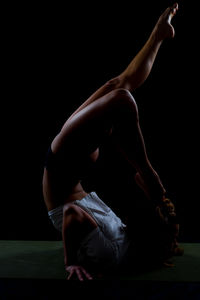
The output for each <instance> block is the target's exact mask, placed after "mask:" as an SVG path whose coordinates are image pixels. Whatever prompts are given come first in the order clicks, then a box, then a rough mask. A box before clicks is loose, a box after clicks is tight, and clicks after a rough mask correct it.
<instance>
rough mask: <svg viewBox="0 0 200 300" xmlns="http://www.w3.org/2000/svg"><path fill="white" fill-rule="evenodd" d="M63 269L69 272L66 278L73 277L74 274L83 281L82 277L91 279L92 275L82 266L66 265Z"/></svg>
mask: <svg viewBox="0 0 200 300" xmlns="http://www.w3.org/2000/svg"><path fill="white" fill-rule="evenodd" d="M65 270H66V271H67V272H69V275H68V277H67V280H70V279H73V277H74V276H75V277H78V280H80V281H83V280H84V279H89V280H92V279H93V278H92V276H91V275H90V274H89V273H88V272H87V271H86V270H85V269H84V268H83V267H82V266H77V265H72V266H67V267H66V268H65Z"/></svg>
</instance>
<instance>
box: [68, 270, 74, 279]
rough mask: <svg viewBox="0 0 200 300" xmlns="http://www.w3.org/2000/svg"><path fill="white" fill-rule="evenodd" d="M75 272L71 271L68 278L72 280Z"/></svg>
mask: <svg viewBox="0 0 200 300" xmlns="http://www.w3.org/2000/svg"><path fill="white" fill-rule="evenodd" d="M73 274H74V271H70V273H69V276H68V277H67V280H70V279H71V277H72V275H73Z"/></svg>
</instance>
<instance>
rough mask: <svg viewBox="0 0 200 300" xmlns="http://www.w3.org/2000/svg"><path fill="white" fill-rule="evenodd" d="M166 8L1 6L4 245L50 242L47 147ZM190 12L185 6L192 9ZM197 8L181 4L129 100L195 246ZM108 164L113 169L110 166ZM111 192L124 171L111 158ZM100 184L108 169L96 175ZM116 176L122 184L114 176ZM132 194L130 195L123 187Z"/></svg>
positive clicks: (162, 4) (142, 4) (151, 4)
mask: <svg viewBox="0 0 200 300" xmlns="http://www.w3.org/2000/svg"><path fill="white" fill-rule="evenodd" d="M171 4H173V2H172V1H143V0H142V1H137V2H136V1H130V2H126V1H123V2H119V3H117V2H114V1H110V2H109V1H108V2H106V3H103V2H93V4H89V3H88V4H87V3H86V2H83V3H82V4H80V3H75V4H74V5H73V4H70V6H67V5H65V6H64V5H63V6H62V5H61V4H55V3H52V4H51V3H47V4H41V3H32V4H30V3H29V4H23V5H20V6H19V4H15V6H13V4H12V5H11V4H10V6H7V7H5V9H4V11H3V12H4V24H3V28H2V29H3V36H2V50H3V51H2V53H3V54H2V55H1V58H2V65H3V68H2V97H1V114H2V118H1V120H2V126H1V133H2V137H1V153H2V154H1V175H2V176H1V187H2V188H1V218H0V222H1V233H0V238H1V239H27V240H31V239H36V240H37V239H44V240H45V239H47V240H48V239H56V238H57V235H56V233H55V230H54V228H53V227H52V225H51V224H50V222H49V220H48V217H47V212H46V208H45V205H44V201H43V197H42V172H43V162H44V157H45V153H46V150H47V147H48V146H49V143H50V142H51V140H52V138H53V137H54V136H55V134H56V133H57V132H58V130H59V129H60V127H61V126H62V124H63V122H64V121H65V120H66V118H67V117H68V116H69V115H70V114H71V113H72V112H73V110H74V109H76V108H77V107H78V106H79V105H80V104H81V103H82V102H83V101H84V100H85V99H86V98H87V97H89V96H90V94H91V93H92V92H94V91H95V90H96V89H97V88H98V87H99V86H100V85H101V84H103V83H104V82H105V81H106V80H109V79H110V78H112V77H114V76H116V75H118V74H119V73H120V72H121V71H123V70H124V68H125V67H126V66H127V64H128V63H129V62H130V61H131V59H132V58H133V57H134V56H135V55H136V53H137V52H138V51H139V50H140V49H141V47H142V46H143V44H144V43H145V41H146V40H147V38H148V36H149V34H150V33H151V30H152V29H153V26H154V24H155V23H156V21H157V18H158V17H159V15H160V14H161V13H162V12H163V10H164V9H165V8H166V7H167V6H169V5H171ZM190 5H191V4H190ZM195 13H196V12H195V8H194V7H193V6H189V4H188V3H186V2H184V1H180V3H179V11H178V13H177V16H176V17H175V18H174V19H173V25H174V27H175V30H176V35H175V38H174V39H173V40H168V41H165V42H164V43H163V44H162V46H161V49H160V51H159V53H158V56H157V59H156V62H155V64H154V66H153V69H152V72H151V74H150V76H149V78H148V80H147V81H146V82H145V83H144V84H143V86H142V87H140V88H139V89H138V90H136V91H135V92H134V94H133V96H134V97H135V99H136V102H137V104H138V107H139V113H140V122H141V127H142V130H143V134H144V138H145V141H146V147H147V151H148V153H149V158H150V160H151V162H152V164H153V166H154V167H155V169H156V170H157V171H158V173H159V174H160V177H161V179H162V181H163V183H164V185H165V187H166V189H167V190H168V192H169V194H170V196H171V197H172V198H173V199H174V201H175V202H176V205H177V209H178V212H179V217H180V221H181V230H182V233H181V238H182V239H183V240H184V241H198V240H199V227H200V221H199V212H198V206H199V146H198V144H199V143H198V139H199V132H198V128H199V124H198V122H199V109H198V107H199V105H198V99H199V92H198V91H199V88H198V87H199V82H198V79H199V74H198V69H199V60H198V57H199V54H198V52H199V48H198V47H199V46H198V37H199V32H198V27H197V24H196V23H195V22H197V21H196V18H195ZM112 164H113V165H112ZM111 167H113V170H114V174H115V176H114V175H113V177H112V180H111V179H110V180H111V182H110V183H109V184H110V186H111V190H112V193H113V194H115V193H116V194H117V195H118V198H120V197H121V195H122V191H120V190H119V183H120V182H121V185H122V186H123V184H125V183H126V182H127V184H128V185H129V179H130V174H129V172H128V170H127V172H126V173H125V170H123V169H120V162H119V165H116V163H115V162H114V158H112V159H110V165H109V168H110V170H111V169H112V168H111ZM101 171H102V175H103V177H102V179H101V180H102V182H101V184H102V186H105V189H106V188H107V187H108V181H109V178H111V177H109V176H110V174H111V173H109V172H111V171H108V172H107V173H104V168H103V167H102V168H101V167H100V168H99V173H98V174H99V175H98V176H99V177H98V179H99V180H100V178H101V176H100V175H101ZM121 175H122V179H120V178H121V177H120V176H121ZM127 189H128V188H127Z"/></svg>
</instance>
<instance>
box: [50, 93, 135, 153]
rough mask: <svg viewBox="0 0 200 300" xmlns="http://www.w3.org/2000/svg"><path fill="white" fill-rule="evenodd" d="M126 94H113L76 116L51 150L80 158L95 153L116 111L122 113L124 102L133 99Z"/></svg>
mask: <svg viewBox="0 0 200 300" xmlns="http://www.w3.org/2000/svg"><path fill="white" fill-rule="evenodd" d="M127 93H128V92H127V91H126V90H122V89H119V90H114V91H111V92H110V93H108V94H107V95H105V96H103V97H102V98H99V99H97V100H96V101H94V102H93V103H91V104H89V105H88V106H86V107H85V108H83V109H82V110H81V111H79V112H78V113H76V114H75V115H74V116H73V117H72V118H70V119H69V120H67V121H66V123H65V124H64V126H63V128H62V130H61V131H60V133H59V134H58V135H57V136H56V138H55V139H54V141H53V142H52V151H53V152H54V153H56V152H59V151H60V152H62V150H65V153H67V152H69V153H72V154H79V155H80V154H81V153H82V154H83V155H85V154H90V153H92V152H94V151H95V150H96V149H97V148H98V147H99V146H100V144H101V143H102V141H103V140H104V137H105V135H106V134H108V133H109V132H110V129H111V128H112V125H113V122H114V119H115V118H116V114H117V111H118V112H119V114H120V107H121V106H120V105H121V103H125V102H126V101H125V100H126V99H128V98H129V97H130V95H128V94H127ZM128 100H129V99H128ZM123 101H124V102H123Z"/></svg>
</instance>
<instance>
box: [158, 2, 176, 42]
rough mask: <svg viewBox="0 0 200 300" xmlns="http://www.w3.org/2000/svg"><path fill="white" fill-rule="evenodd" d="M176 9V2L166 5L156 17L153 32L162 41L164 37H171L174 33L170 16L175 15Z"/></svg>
mask: <svg viewBox="0 0 200 300" xmlns="http://www.w3.org/2000/svg"><path fill="white" fill-rule="evenodd" d="M177 10H178V4H177V3H175V4H174V5H172V6H171V7H168V8H167V9H166V10H165V11H164V12H163V13H162V15H161V16H160V18H159V19H158V22H157V24H156V26H155V28H154V33H155V34H156V37H157V38H158V40H160V41H162V40H164V39H165V38H173V37H174V35H175V30H174V27H173V26H172V24H171V20H172V18H173V17H174V16H175V14H176V12H177Z"/></svg>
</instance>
